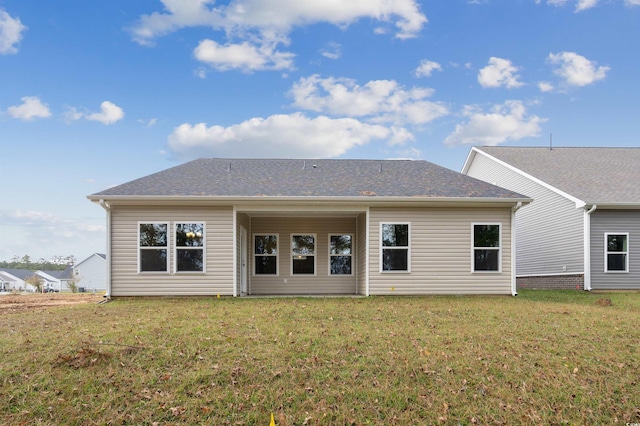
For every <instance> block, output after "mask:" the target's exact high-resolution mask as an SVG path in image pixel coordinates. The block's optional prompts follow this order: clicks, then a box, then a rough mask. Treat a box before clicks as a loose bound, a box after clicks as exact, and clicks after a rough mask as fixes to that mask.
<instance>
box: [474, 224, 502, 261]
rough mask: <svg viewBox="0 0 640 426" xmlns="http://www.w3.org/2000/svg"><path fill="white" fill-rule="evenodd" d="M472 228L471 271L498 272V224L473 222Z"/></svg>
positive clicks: (499, 247) (499, 238)
mask: <svg viewBox="0 0 640 426" xmlns="http://www.w3.org/2000/svg"><path fill="white" fill-rule="evenodd" d="M472 229H473V272H500V258H501V257H502V256H501V246H500V241H501V235H500V224H498V223H474V224H473V225H472Z"/></svg>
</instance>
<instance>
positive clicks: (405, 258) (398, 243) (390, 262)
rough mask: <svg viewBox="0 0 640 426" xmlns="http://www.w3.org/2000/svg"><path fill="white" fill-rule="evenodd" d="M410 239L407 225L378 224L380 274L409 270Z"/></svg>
mask: <svg viewBox="0 0 640 426" xmlns="http://www.w3.org/2000/svg"><path fill="white" fill-rule="evenodd" d="M410 239H411V238H410V229H409V224H408V223H382V224H380V240H381V242H380V247H381V248H380V250H381V256H380V257H381V259H382V262H381V265H380V270H381V272H409V271H410V270H411V253H410V246H409V241H410Z"/></svg>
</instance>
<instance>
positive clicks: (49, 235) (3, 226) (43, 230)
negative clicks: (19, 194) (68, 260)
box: [0, 210, 105, 259]
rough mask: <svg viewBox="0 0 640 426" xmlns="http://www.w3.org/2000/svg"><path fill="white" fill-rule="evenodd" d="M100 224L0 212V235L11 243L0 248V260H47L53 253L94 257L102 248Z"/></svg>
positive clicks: (99, 220)
mask: <svg viewBox="0 0 640 426" xmlns="http://www.w3.org/2000/svg"><path fill="white" fill-rule="evenodd" d="M103 222H104V219H102V218H99V217H98V218H82V219H78V218H71V217H62V216H57V215H54V214H51V213H47V212H41V211H33V210H0V233H2V235H3V236H5V237H6V239H7V240H8V241H9V240H10V241H12V244H11V245H10V246H8V245H6V244H4V245H2V247H0V259H2V257H1V256H5V258H6V259H10V258H11V257H12V256H14V255H21V254H29V255H30V256H32V257H34V258H38V257H45V258H48V257H50V256H52V255H54V254H56V253H65V254H69V255H71V254H74V255H79V254H82V255H84V254H90V253H94V252H96V251H98V250H99V249H100V247H104V244H105V243H104V238H105V226H104V224H103ZM10 250H15V252H10ZM43 250H46V251H48V252H45V253H43ZM78 251H82V252H83V253H79V252H78Z"/></svg>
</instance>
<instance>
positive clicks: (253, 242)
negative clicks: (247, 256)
mask: <svg viewBox="0 0 640 426" xmlns="http://www.w3.org/2000/svg"><path fill="white" fill-rule="evenodd" d="M256 237H276V254H256ZM251 253H252V261H251V263H252V271H251V272H252V274H251V275H252V276H254V277H277V276H279V275H280V261H279V259H278V258H279V256H280V234H278V233H274V232H259V233H255V234H252V237H251ZM257 256H273V257H275V258H276V273H275V275H274V274H258V273H256V257H257Z"/></svg>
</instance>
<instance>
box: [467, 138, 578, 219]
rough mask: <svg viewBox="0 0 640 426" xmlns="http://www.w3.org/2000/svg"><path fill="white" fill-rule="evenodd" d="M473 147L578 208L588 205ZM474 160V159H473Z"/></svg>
mask: <svg viewBox="0 0 640 426" xmlns="http://www.w3.org/2000/svg"><path fill="white" fill-rule="evenodd" d="M473 149H474V150H475V152H477V153H479V154H482V155H484V156H485V157H487V158H489V159H490V160H492V161H495V162H496V163H498V164H500V165H501V166H503V167H506V168H507V169H509V170H511V171H513V172H515V173H518V174H519V175H521V176H523V177H525V178H527V179H529V180H531V181H533V182H535V183H537V184H538V185H541V186H543V187H545V188H547V189H548V190H550V191H553V192H555V193H556V194H558V195H560V196H562V197H564V198H566V199H568V200H570V201H573V202H574V203H576V208H577V209H580V208H582V207H584V206H586V205H587V203H586V202H585V201H583V200H581V199H579V198H576V197H574V196H573V195H571V194H568V193H566V192H564V191H562V190H561V189H558V188H556V187H555V186H553V185H550V184H548V183H546V182H545V181H543V180H540V179H538V178H537V177H535V176H532V175H530V174H528V173H526V172H523V171H522V170H520V169H519V168H517V167H514V166H512V165H511V164H509V163H505V162H504V161H502V160H499V159H497V158H496V157H494V156H492V155H490V154H487V153H486V152H484V151H482V150H480V149H477V148H475V147H474V148H473ZM472 160H473V159H472ZM469 166H470V165H467V164H466V163H465V168H467V170H468V167H469ZM463 170H464V169H463ZM463 173H464V171H463Z"/></svg>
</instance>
